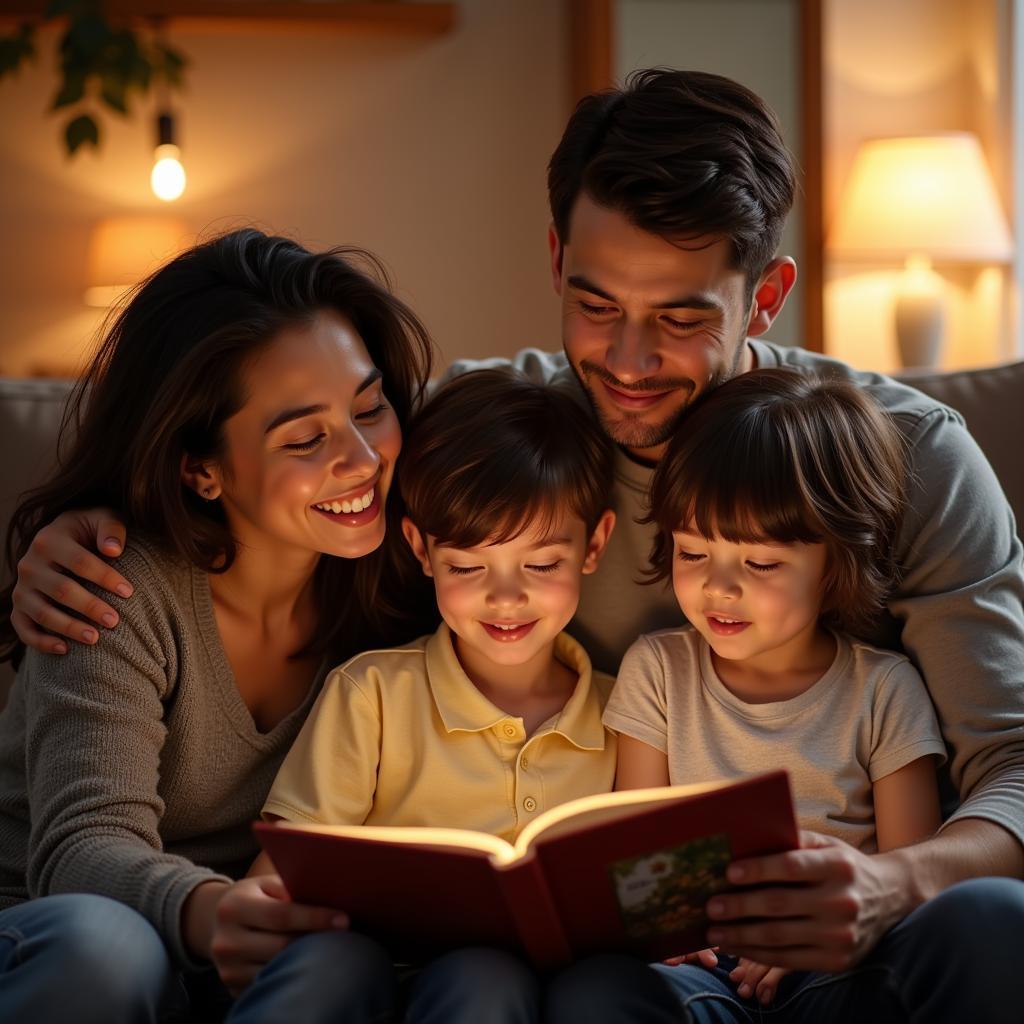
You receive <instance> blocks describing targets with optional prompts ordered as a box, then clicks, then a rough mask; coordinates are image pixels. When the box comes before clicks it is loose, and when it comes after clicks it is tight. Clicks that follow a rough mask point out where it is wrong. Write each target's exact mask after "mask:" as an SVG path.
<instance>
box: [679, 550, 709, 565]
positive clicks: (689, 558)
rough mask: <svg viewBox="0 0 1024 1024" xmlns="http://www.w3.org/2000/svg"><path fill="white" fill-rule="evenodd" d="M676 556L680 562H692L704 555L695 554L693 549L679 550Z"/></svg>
mask: <svg viewBox="0 0 1024 1024" xmlns="http://www.w3.org/2000/svg"><path fill="white" fill-rule="evenodd" d="M676 557H677V558H678V559H679V561H680V562H688V563H693V562H700V561H702V560H703V559H704V557H705V556H704V555H698V554H696V552H693V551H680V552H679V554H678V555H677V556H676Z"/></svg>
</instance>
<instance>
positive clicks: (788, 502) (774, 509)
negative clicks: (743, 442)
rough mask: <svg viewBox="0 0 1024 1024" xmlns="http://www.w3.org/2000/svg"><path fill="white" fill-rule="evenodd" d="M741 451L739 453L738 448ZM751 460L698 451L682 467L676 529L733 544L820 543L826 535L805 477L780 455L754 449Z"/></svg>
mask: <svg viewBox="0 0 1024 1024" xmlns="http://www.w3.org/2000/svg"><path fill="white" fill-rule="evenodd" d="M734 450H735V449H734ZM745 453H746V457H745V458H740V459H729V460H721V459H719V458H718V457H717V454H716V453H714V452H708V453H707V454H706V455H703V456H702V455H701V454H700V453H697V452H694V453H692V454H693V456H694V457H693V458H691V459H689V460H686V461H685V462H683V463H682V464H681V465H679V466H678V467H677V468H678V472H677V476H676V479H677V487H678V490H677V493H676V496H675V497H676V498H677V499H678V500H677V501H676V500H673V501H672V503H671V504H672V505H673V507H674V508H677V509H682V510H685V512H684V513H683V515H682V516H681V517H680V519H679V521H678V522H677V523H675V524H674V525H672V526H668V524H665V525H666V526H668V528H669V529H670V530H674V529H679V528H680V527H685V528H687V529H691V530H696V532H698V533H700V534H701V535H702V536H703V537H705V538H707V539H708V540H710V539H712V538H715V537H718V538H721V539H722V540H726V541H729V542H730V543H746V544H756V543H763V542H766V541H768V542H774V543H781V544H790V543H794V542H802V543H808V544H811V543H816V542H817V541H819V540H821V536H822V531H821V527H820V524H819V522H818V521H817V519H816V517H815V515H814V510H813V502H812V500H811V498H810V496H809V495H808V494H807V492H806V488H805V486H804V484H803V480H802V478H801V477H800V474H799V473H798V472H796V471H795V467H794V466H793V465H792V464H789V460H787V459H781V458H779V457H778V455H779V453H778V452H767V451H758V450H756V449H755V448H753V447H750V446H748V447H747V448H746V449H745Z"/></svg>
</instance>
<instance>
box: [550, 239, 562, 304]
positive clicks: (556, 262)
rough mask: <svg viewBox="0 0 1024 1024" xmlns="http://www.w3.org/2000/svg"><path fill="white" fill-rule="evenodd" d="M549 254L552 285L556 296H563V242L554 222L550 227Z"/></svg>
mask: <svg viewBox="0 0 1024 1024" xmlns="http://www.w3.org/2000/svg"><path fill="white" fill-rule="evenodd" d="M548 252H549V253H550V254H551V283H552V285H553V286H554V289H555V294H556V295H559V296H560V295H561V294H562V255H563V249H562V242H561V240H560V239H559V237H558V232H557V231H556V230H555V225H554V222H552V223H550V224H549V225H548Z"/></svg>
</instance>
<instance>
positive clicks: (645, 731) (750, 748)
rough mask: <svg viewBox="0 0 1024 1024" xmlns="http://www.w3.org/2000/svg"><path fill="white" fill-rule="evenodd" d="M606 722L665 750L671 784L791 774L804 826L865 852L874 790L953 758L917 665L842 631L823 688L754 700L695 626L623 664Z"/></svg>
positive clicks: (642, 648) (871, 831)
mask: <svg viewBox="0 0 1024 1024" xmlns="http://www.w3.org/2000/svg"><path fill="white" fill-rule="evenodd" d="M604 724H605V725H606V726H608V728H610V729H613V730H614V731H615V732H617V733H624V734H625V735H627V736H632V737H633V738H634V739H638V740H640V741H641V742H643V743H647V744H648V745H649V746H652V747H654V748H655V749H657V750H660V751H661V752H662V753H664V754H666V755H667V757H668V768H669V781H670V782H671V783H672V784H673V785H677V784H688V783H700V782H713V781H715V780H717V779H733V778H741V777H743V776H746V775H753V774H755V773H756V772H763V771H769V770H771V769H774V768H785V769H786V770H787V771H788V772H789V778H790V784H791V785H792V788H793V800H794V803H795V805H796V812H797V820H798V821H799V823H800V827H801V828H807V829H814V830H815V831H817V832H824V833H825V834H826V835H831V836H835V837H836V838H837V839H842V840H843V841H844V842H847V843H849V844H850V845H851V846H856V847H857V848H858V849H859V850H863V851H864V852H865V853H874V852H875V851H876V850H877V842H876V835H875V814H874V804H873V800H872V785H873V784H874V783H875V782H876V781H877V780H878V779H881V778H884V777H885V776H886V775H891V774H892V773H893V772H894V771H897V770H898V769H900V768H903V767H904V766H906V765H908V764H910V762H911V761H916V760H917V759H918V758H920V757H927V756H929V755H935V756H936V757H937V758H938V760H937V761H936V764H938V761H939V760H944V759H945V756H946V753H945V746H944V745H943V742H942V737H941V735H940V733H939V723H938V722H937V721H936V720H935V712H934V710H933V709H932V706H931V702H930V701H929V700H928V693H927V691H926V690H925V688H924V683H923V682H922V681H921V677H920V676H919V675H918V674H917V671H916V670H915V669H914V666H913V665H911V664H910V662H909V661H908V660H907V659H906V658H905V657H903V655H901V654H895V653H893V652H892V651H880V650H878V649H877V648H875V647H871V646H869V645H868V644H865V643H861V642H860V641H858V640H853V639H851V638H849V637H846V636H843V635H841V634H836V655H835V658H834V659H833V661H832V665H831V666H830V667H829V669H828V671H827V672H826V673H825V674H824V675H823V676H822V677H821V678H820V679H819V680H818V681H817V682H816V683H815V684H814V685H813V686H811V687H810V688H808V689H807V690H805V691H804V692H803V693H801V694H799V695H798V696H796V697H792V698H791V699H789V700H782V701H772V702H769V703H765V704H749V703H747V702H746V701H743V700H741V699H740V698H739V697H737V696H736V695H735V694H734V693H733V692H732V691H731V690H730V689H729V688H728V687H727V686H726V685H725V684H724V683H723V682H722V680H721V678H720V677H719V675H718V673H717V672H716V671H715V667H714V664H713V662H712V659H711V648H710V647H709V646H708V643H707V641H706V640H704V638H703V637H702V636H701V635H700V633H698V632H697V631H696V630H695V629H692V628H690V627H688V626H684V627H682V628H677V629H666V630H661V631H659V632H657V633H649V634H648V635H646V636H642V637H640V639H639V640H637V641H636V643H634V644H633V646H632V647H630V649H629V650H628V651H627V652H626V656H625V657H624V658H623V659H622V667H621V669H620V670H619V678H618V682H617V683H616V684H615V690H614V691H613V693H612V696H611V698H610V699H609V701H608V706H607V707H606V708H605V713H604Z"/></svg>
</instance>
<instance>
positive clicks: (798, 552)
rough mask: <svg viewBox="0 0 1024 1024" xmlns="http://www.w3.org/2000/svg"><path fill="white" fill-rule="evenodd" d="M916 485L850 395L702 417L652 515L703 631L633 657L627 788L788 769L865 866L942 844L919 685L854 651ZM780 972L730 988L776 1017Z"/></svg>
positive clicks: (930, 726)
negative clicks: (868, 857) (872, 859)
mask: <svg viewBox="0 0 1024 1024" xmlns="http://www.w3.org/2000/svg"><path fill="white" fill-rule="evenodd" d="M906 475H907V473H906V467H905V460H904V452H903V449H902V442H901V439H900V435H899V434H898V433H897V431H896V429H895V427H894V426H893V425H892V424H891V423H890V421H889V419H888V417H887V416H886V414H885V413H884V412H882V411H881V410H880V409H879V408H878V407H877V406H875V405H874V403H873V402H872V401H871V400H870V398H868V396H867V395H866V394H865V393H864V392H863V390H861V389H858V388H856V387H854V386H853V385H851V384H850V383H848V382H846V381H842V380H825V379H816V378H813V377H807V376H803V375H801V374H798V373H794V372H792V371H789V370H780V369H771V370H757V371H753V372H751V373H746V374H743V375H741V376H739V377H736V378H734V379H733V380H731V381H729V382H728V383H726V384H724V385H722V386H721V387H718V388H716V389H714V390H713V391H712V392H710V393H709V394H708V395H707V396H706V397H705V398H703V399H701V400H700V401H699V402H698V403H697V404H696V405H694V407H693V408H692V409H691V410H690V411H689V412H688V414H687V416H686V417H685V419H684V421H683V423H682V425H681V427H680V429H679V430H678V431H677V433H676V435H675V437H674V438H673V440H672V442H671V443H670V445H669V448H668V451H667V453H666V454H665V456H664V457H663V458H662V460H661V462H660V463H659V465H658V468H657V470H656V472H655V475H654V479H653V482H652V485H651V499H650V503H651V511H650V515H649V517H648V522H651V523H654V524H656V525H657V526H658V528H659V531H658V537H657V539H656V541H655V545H654V549H653V551H652V554H651V564H652V567H653V568H652V570H651V576H652V577H653V579H654V580H655V581H657V580H671V582H672V586H673V589H674V591H675V595H676V598H677V600H678V602H679V607H680V608H681V610H682V612H683V614H684V615H685V616H686V619H687V620H688V622H689V623H690V625H689V626H683V627H681V628H679V629H669V630H662V631H660V632H658V633H651V634H648V635H646V636H642V637H640V639H638V640H637V641H636V643H634V644H633V646H632V647H631V648H630V649H629V651H627V653H626V656H625V658H624V660H623V662H622V667H621V669H620V672H619V677H618V682H617V684H616V687H615V690H614V692H613V694H612V697H611V699H610V701H609V703H608V706H607V709H606V711H605V715H604V722H605V725H607V726H608V727H609V728H611V729H613V730H614V731H616V732H617V733H619V761H618V771H617V775H616V787H617V788H619V789H633V788H637V787H643V786H658V785H667V784H676V783H692V782H704V781H710V780H713V779H721V778H730V777H736V776H742V775H748V774H751V773H754V772H757V771H763V770H765V769H769V768H775V767H786V768H787V769H788V770H789V772H790V778H791V781H792V784H793V791H794V799H795V803H796V808H797V816H798V819H799V822H800V825H801V827H802V828H805V829H810V830H813V831H818V832H823V833H826V834H829V835H831V836H835V837H837V838H839V839H842V840H844V841H846V842H848V843H850V844H852V845H854V846H856V847H857V848H859V849H860V850H862V851H864V852H868V853H873V852H876V851H883V850H891V849H893V848H895V847H899V846H906V845H909V844H911V843H914V842H918V841H920V840H922V839H924V838H926V837H928V836H930V835H931V834H932V833H934V831H935V830H936V828H937V827H938V826H939V823H940V814H939V801H938V786H937V782H936V774H935V768H936V765H937V763H938V762H939V761H940V760H941V759H943V758H944V757H945V747H944V745H943V742H942V738H941V734H940V732H939V726H938V723H937V721H936V718H935V713H934V710H933V709H932V706H931V703H930V701H929V699H928V694H927V691H926V689H925V686H924V683H923V681H922V680H921V677H920V676H919V675H918V674H917V672H916V670H915V669H914V668H913V666H912V665H911V664H910V662H909V661H908V660H907V659H906V658H905V657H903V656H902V655H899V654H895V653H893V652H889V651H880V650H877V649H875V648H873V647H871V646H869V645H867V644H864V643H861V642H859V641H857V640H855V639H853V638H852V637H851V636H849V635H848V634H849V633H853V634H857V633H858V632H859V631H860V630H861V629H862V628H863V627H864V625H865V624H866V623H868V622H870V621H871V619H872V618H873V617H874V616H876V615H878V614H879V613H880V611H881V609H882V607H883V603H884V600H885V597H886V594H887V592H888V590H889V588H890V587H891V585H892V583H893V581H894V579H895V576H896V571H897V567H896V566H895V565H894V564H893V558H892V543H893V539H894V537H895V535H896V531H897V529H898V527H899V523H900V519H901V516H902V512H903V506H904V500H905V499H904V494H905V490H906V484H905V478H906ZM678 959H679V960H680V961H681V960H683V959H686V960H689V961H691V962H692V961H693V960H694V959H697V962H698V963H702V964H704V965H705V966H711V965H713V964H714V963H715V957H714V956H713V955H710V954H708V953H707V952H704V953H701V954H699V957H693V956H691V957H688V958H678ZM679 969H697V968H696V967H693V966H689V965H683V966H680V967H679ZM785 973H786V972H785V971H783V970H781V969H779V968H770V967H768V966H766V965H763V964H757V963H754V962H753V961H749V960H745V959H741V960H740V961H738V963H737V965H736V966H735V968H734V969H733V970H732V971H731V972H730V975H729V978H730V980H731V982H732V983H733V984H734V985H735V988H736V993H737V996H738V997H739V998H741V999H744V1000H746V999H748V998H754V997H755V996H756V998H757V999H758V1000H759V1001H760V1002H761V1003H764V1004H767V1003H769V1002H771V1000H772V999H773V998H774V995H775V991H776V989H777V987H778V984H779V981H780V980H781V978H782V977H783V976H784V975H785Z"/></svg>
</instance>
